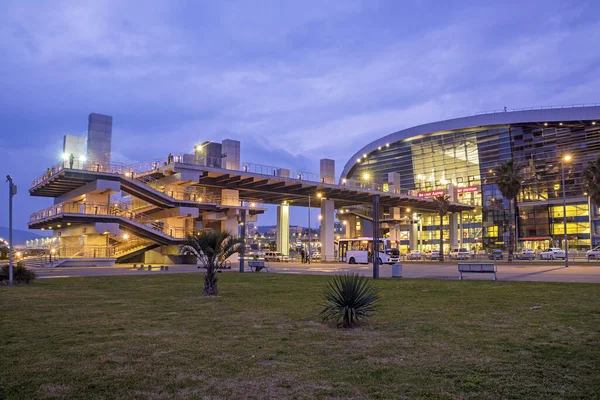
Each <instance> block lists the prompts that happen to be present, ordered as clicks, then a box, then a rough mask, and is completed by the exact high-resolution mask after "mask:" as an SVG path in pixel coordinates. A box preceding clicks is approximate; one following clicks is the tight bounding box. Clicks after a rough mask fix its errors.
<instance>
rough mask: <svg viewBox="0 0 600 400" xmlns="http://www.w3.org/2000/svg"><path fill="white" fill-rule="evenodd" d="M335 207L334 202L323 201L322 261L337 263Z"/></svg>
mask: <svg viewBox="0 0 600 400" xmlns="http://www.w3.org/2000/svg"><path fill="white" fill-rule="evenodd" d="M334 213H335V206H334V202H333V200H325V199H322V200H321V232H320V236H321V260H322V261H325V262H330V261H335V256H334V243H333V240H334V229H333V228H334V226H333V225H334V222H333V219H334V218H333V217H334Z"/></svg>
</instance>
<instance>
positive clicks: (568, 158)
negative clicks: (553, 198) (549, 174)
mask: <svg viewBox="0 0 600 400" xmlns="http://www.w3.org/2000/svg"><path fill="white" fill-rule="evenodd" d="M572 159H573V157H571V155H570V154H565V155H564V156H563V157H562V158H561V159H560V170H561V178H562V195H563V230H564V232H563V233H564V239H563V241H564V242H565V268H568V267H569V240H568V238H567V194H566V190H565V163H568V162H570V161H571V160H572Z"/></svg>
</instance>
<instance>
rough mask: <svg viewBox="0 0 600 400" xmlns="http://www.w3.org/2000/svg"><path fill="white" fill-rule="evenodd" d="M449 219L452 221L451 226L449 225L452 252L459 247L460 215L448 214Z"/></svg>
mask: <svg viewBox="0 0 600 400" xmlns="http://www.w3.org/2000/svg"><path fill="white" fill-rule="evenodd" d="M448 219H449V220H450V224H449V225H448V230H449V233H450V250H452V249H455V248H457V247H458V214H457V213H451V214H448Z"/></svg>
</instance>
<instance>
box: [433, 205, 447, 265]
mask: <svg viewBox="0 0 600 400" xmlns="http://www.w3.org/2000/svg"><path fill="white" fill-rule="evenodd" d="M433 201H434V203H435V208H436V209H437V213H438V215H439V216H440V258H439V260H440V261H441V262H444V217H445V216H446V214H448V208H450V196H448V195H447V194H442V195H439V196H435V197H434V198H433Z"/></svg>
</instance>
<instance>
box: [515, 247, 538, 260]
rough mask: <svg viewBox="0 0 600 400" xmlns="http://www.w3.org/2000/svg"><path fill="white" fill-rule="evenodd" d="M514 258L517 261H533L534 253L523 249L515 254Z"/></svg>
mask: <svg viewBox="0 0 600 400" xmlns="http://www.w3.org/2000/svg"><path fill="white" fill-rule="evenodd" d="M515 257H516V258H517V259H518V260H535V252H534V251H533V250H531V249H523V250H521V251H520V252H518V253H517V254H515Z"/></svg>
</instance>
